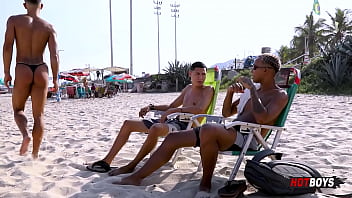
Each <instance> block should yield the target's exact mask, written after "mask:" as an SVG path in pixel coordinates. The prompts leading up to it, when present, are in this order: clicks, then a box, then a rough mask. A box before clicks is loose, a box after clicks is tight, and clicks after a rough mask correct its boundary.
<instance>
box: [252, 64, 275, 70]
mask: <svg viewBox="0 0 352 198" xmlns="http://www.w3.org/2000/svg"><path fill="white" fill-rule="evenodd" d="M258 68H268V69H274V68H273V67H260V66H258V65H253V70H256V69H258Z"/></svg>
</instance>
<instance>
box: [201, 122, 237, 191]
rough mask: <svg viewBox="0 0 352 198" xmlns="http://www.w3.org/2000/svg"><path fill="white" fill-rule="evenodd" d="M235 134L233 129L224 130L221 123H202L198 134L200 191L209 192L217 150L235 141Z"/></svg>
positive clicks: (227, 146)
mask: <svg viewBox="0 0 352 198" xmlns="http://www.w3.org/2000/svg"><path fill="white" fill-rule="evenodd" d="M235 134H236V133H235V132H234V130H233V129H231V130H226V129H225V128H224V126H223V125H214V124H204V125H203V126H202V127H201V129H200V132H199V136H200V155H201V159H202V166H203V177H202V179H201V182H200V185H199V190H200V191H205V192H210V189H211V179H212V177H213V172H214V169H215V165H216V161H217V159H218V152H219V151H223V150H225V149H227V148H229V147H230V146H231V145H232V144H233V143H234V142H235V139H236V135H235Z"/></svg>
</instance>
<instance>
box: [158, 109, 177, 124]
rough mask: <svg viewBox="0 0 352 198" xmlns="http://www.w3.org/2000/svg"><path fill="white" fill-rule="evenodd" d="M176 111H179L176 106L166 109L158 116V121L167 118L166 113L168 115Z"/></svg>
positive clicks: (163, 120) (161, 121) (162, 121)
mask: <svg viewBox="0 0 352 198" xmlns="http://www.w3.org/2000/svg"><path fill="white" fill-rule="evenodd" d="M177 112H179V111H178V108H171V109H168V110H166V111H165V112H163V114H162V115H161V117H160V123H164V122H165V121H166V120H167V116H168V115H170V114H172V113H177Z"/></svg>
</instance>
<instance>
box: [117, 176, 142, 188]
mask: <svg viewBox="0 0 352 198" xmlns="http://www.w3.org/2000/svg"><path fill="white" fill-rule="evenodd" d="M141 182H142V179H139V178H134V177H133V176H128V177H124V178H122V179H121V180H119V181H116V182H113V184H118V185H134V186H139V185H141Z"/></svg>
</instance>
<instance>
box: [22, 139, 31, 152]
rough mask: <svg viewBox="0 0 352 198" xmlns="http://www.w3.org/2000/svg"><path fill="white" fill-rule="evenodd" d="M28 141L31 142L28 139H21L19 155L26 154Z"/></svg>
mask: <svg viewBox="0 0 352 198" xmlns="http://www.w3.org/2000/svg"><path fill="white" fill-rule="evenodd" d="M30 141H31V138H30V137H25V138H23V140H22V145H21V148H20V155H24V154H26V153H27V151H28V146H29V142H30Z"/></svg>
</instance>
